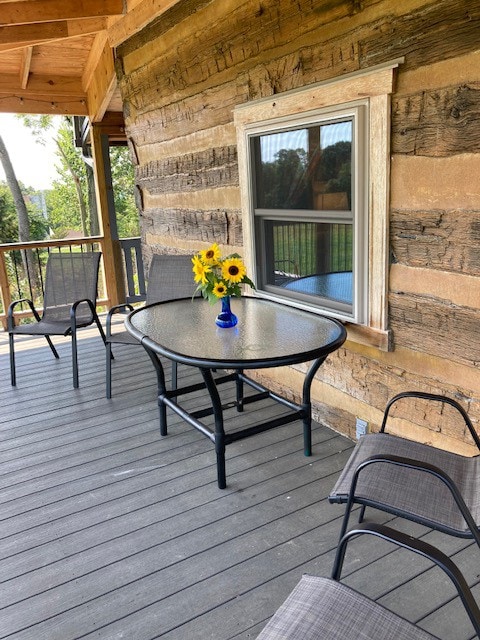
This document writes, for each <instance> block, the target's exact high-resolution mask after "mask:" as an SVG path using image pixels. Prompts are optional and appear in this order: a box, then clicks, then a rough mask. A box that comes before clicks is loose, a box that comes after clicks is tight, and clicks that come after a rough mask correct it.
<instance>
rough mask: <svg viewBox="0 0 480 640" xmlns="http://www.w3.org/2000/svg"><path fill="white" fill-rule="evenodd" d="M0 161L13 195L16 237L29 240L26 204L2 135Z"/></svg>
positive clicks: (0, 139) (24, 240) (22, 240)
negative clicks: (16, 222) (16, 227)
mask: <svg viewBox="0 0 480 640" xmlns="http://www.w3.org/2000/svg"><path fill="white" fill-rule="evenodd" d="M0 161H1V163H2V167H3V170H4V172H5V177H6V179H7V184H8V187H9V189H10V192H11V194H12V197H13V203H14V206H15V211H16V212H17V220H18V239H19V240H20V242H28V241H29V240H30V226H29V222H28V211H27V205H26V204H25V200H24V199H23V194H22V190H21V189H20V184H19V183H18V180H17V176H16V175H15V171H14V169H13V165H12V162H11V160H10V156H9V154H8V151H7V147H6V146H5V143H4V142H3V138H2V136H0Z"/></svg>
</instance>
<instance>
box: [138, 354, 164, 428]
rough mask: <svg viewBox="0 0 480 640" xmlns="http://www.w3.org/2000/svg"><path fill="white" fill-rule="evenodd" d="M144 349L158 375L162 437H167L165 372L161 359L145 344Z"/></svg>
mask: <svg viewBox="0 0 480 640" xmlns="http://www.w3.org/2000/svg"><path fill="white" fill-rule="evenodd" d="M142 344H143V343H142ZM143 348H144V349H145V351H146V352H147V354H148V356H149V357H150V360H151V361H152V363H153V366H154V367H155V372H156V374H157V394H158V410H159V414H160V415H159V419H160V435H161V436H166V435H167V407H166V406H165V404H164V403H163V402H162V398H163V397H164V396H165V393H166V391H167V386H166V383H165V372H164V371H163V366H162V363H161V362H160V358H159V357H158V356H157V354H156V353H155V352H154V351H152V350H151V349H149V348H148V347H147V346H145V344H143Z"/></svg>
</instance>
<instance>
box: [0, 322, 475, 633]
mask: <svg viewBox="0 0 480 640" xmlns="http://www.w3.org/2000/svg"><path fill="white" fill-rule="evenodd" d="M7 342H8V341H7V336H6V334H4V333H0V356H1V358H0V398H1V403H2V412H1V416H0V468H1V471H2V473H1V477H0V486H1V488H2V491H1V502H2V535H1V540H0V568H1V574H2V586H1V589H0V593H1V603H2V604H1V606H2V617H1V621H0V636H1V637H10V638H15V640H38V639H39V638H48V640H74V639H75V638H80V637H82V638H92V639H93V638H102V640H114V639H116V638H119V637H124V638H131V639H133V638H135V640H151V639H152V638H164V639H165V640H167V639H168V640H207V639H211V640H234V639H235V640H247V639H252V638H254V637H256V636H257V635H258V633H259V632H260V630H261V629H262V628H263V627H264V625H265V624H266V622H267V620H268V619H269V617H270V616H271V615H272V614H273V612H274V611H275V610H276V609H277V608H278V606H280V604H281V603H282V602H283V600H284V599H285V597H286V596H287V594H288V593H289V592H290V591H291V589H292V588H293V587H294V585H295V584H296V583H297V582H298V580H299V579H300V576H301V575H302V574H303V573H310V574H316V575H329V573H330V571H331V568H332V564H333V558H334V551H335V547H336V543H337V539H338V534H339V530H340V521H341V516H342V514H343V507H341V506H337V505H329V504H328V502H327V500H326V496H327V495H328V493H329V491H330V490H331V488H332V486H333V484H334V483H335V480H336V478H337V476H338V473H339V471H340V469H341V468H342V467H343V465H344V464H345V461H346V460H347V458H348V456H349V455H350V452H351V448H352V443H351V442H350V441H349V440H347V439H346V438H345V437H342V436H340V435H338V434H337V433H335V432H333V431H331V430H329V429H327V428H326V427H323V426H321V425H320V424H315V426H314V431H313V439H314V454H313V456H312V457H311V458H305V457H304V456H303V452H302V436H301V427H300V425H296V423H294V424H292V425H288V426H286V427H280V428H278V429H275V430H273V431H270V432H266V433H263V434H259V435H257V436H254V437H251V438H248V439H246V440H243V441H240V442H237V443H234V444H232V445H230V446H229V449H228V451H227V454H228V455H227V471H228V481H229V486H228V488H227V489H226V490H225V491H221V490H219V489H218V488H217V485H216V480H215V460H214V458H215V454H214V451H213V448H212V446H211V443H209V442H208V440H207V439H206V438H205V437H204V436H202V435H201V434H199V433H197V432H196V431H194V430H193V429H191V428H190V427H188V426H187V425H185V424H183V422H182V421H181V420H180V419H179V418H178V417H177V416H174V415H171V416H170V423H169V435H168V436H167V437H164V438H161V437H160V436H159V433H158V407H157V402H156V396H155V376H154V374H153V369H152V366H151V363H150V361H149V359H148V358H147V356H146V354H145V353H144V352H143V351H142V350H141V349H139V348H128V347H118V348H117V349H115V355H116V358H115V361H114V363H113V375H114V387H113V398H112V400H106V399H105V386H104V367H103V362H104V350H103V346H102V344H101V341H100V339H99V337H98V335H95V333H94V331H90V330H89V329H88V330H85V331H82V332H81V335H80V340H79V342H80V344H79V356H80V358H81V360H82V362H81V366H80V371H81V379H80V388H79V389H78V390H76V391H73V390H72V389H71V384H70V375H69V372H70V360H69V351H70V348H69V343H68V341H66V340H63V339H56V343H57V344H58V346H59V352H60V356H61V357H60V360H58V361H56V360H55V359H54V358H53V357H52V355H51V353H50V351H49V349H48V347H47V346H46V344H45V341H43V340H42V341H41V340H38V339H30V338H27V339H25V340H24V341H22V345H21V348H20V349H19V351H18V387H17V388H16V389H12V388H11V387H10V383H9V376H8V357H7ZM19 344H20V343H19ZM168 371H169V368H168V369H167V372H168ZM180 376H181V379H182V380H183V381H184V382H191V381H193V380H194V379H196V374H195V372H194V371H193V370H192V369H191V368H188V367H180ZM223 389H224V390H223V392H222V394H225V395H224V397H226V399H227V400H228V399H230V398H233V397H234V393H235V391H234V389H233V388H228V389H227V388H226V387H224V388H223ZM204 402H205V398H204V394H202V393H197V394H196V397H194V398H192V406H196V407H197V408H198V407H201V406H203V404H204ZM254 406H255V405H249V406H247V408H246V410H245V412H244V413H243V414H235V413H234V414H233V415H234V418H235V420H236V421H238V423H239V424H240V423H241V424H243V425H246V424H254V423H255V420H256V418H257V417H258V416H260V415H263V416H264V417H265V416H267V415H271V416H273V415H274V412H275V411H276V408H275V407H272V405H271V404H270V403H267V402H265V404H263V403H262V406H257V409H256V410H253V409H252V408H253V407H254ZM326 415H327V414H326ZM327 417H328V415H327ZM344 419H345V420H350V419H351V416H350V415H348V414H346V413H345V415H344ZM367 515H368V516H369V517H370V518H372V519H374V520H376V521H383V522H385V521H386V522H389V523H390V524H391V525H392V526H395V527H399V528H400V529H401V530H403V531H406V532H407V533H410V534H411V535H415V536H418V537H420V538H422V539H423V540H425V541H426V542H429V543H431V544H434V545H437V546H439V547H441V548H442V549H443V550H445V551H446V552H447V553H448V554H449V555H451V557H452V558H453V560H454V561H455V562H456V563H458V564H459V566H460V567H461V569H462V571H463V572H464V573H465V576H466V578H467V581H468V582H469V584H471V585H472V587H473V588H474V593H475V594H476V596H477V597H478V593H479V589H480V582H479V578H478V554H479V550H478V548H477V547H474V546H473V545H472V543H470V542H469V541H465V540H459V539H455V538H451V537H447V536H445V535H443V534H439V533H436V532H433V531H430V530H428V529H426V528H425V527H421V526H420V525H416V524H413V523H407V522H405V521H401V520H399V519H396V518H392V517H391V516H387V515H385V514H380V513H377V512H374V511H373V510H369V511H367ZM344 580H345V582H346V583H347V584H350V585H351V586H352V587H354V588H356V589H358V590H359V591H361V592H363V593H365V594H366V595H369V596H370V597H373V598H376V599H379V601H380V602H381V603H382V604H384V605H385V606H387V607H391V608H393V609H394V610H396V611H397V612H400V613H401V614H402V615H404V616H405V617H407V618H409V619H411V620H414V621H416V622H418V623H419V624H420V626H423V627H424V628H426V629H427V630H429V631H430V632H431V633H435V634H436V635H438V637H439V638H441V639H442V640H469V639H470V638H471V637H472V633H473V632H472V628H471V625H470V623H469V622H468V620H467V619H466V616H465V614H464V612H463V609H462V607H461V605H460V603H459V602H458V598H455V594H454V593H453V589H452V588H451V587H450V586H448V585H446V581H445V580H444V579H443V578H442V577H441V575H440V574H439V572H438V570H436V569H432V568H430V566H429V565H428V564H426V563H424V562H422V561H420V560H419V559H418V558H416V557H413V558H412V557H411V556H409V555H405V553H404V552H402V551H393V552H392V547H391V546H390V545H387V544H386V543H382V542H381V541H373V540H368V539H359V540H358V541H356V542H355V543H354V544H352V546H351V547H350V551H349V553H348V554H347V558H346V562H345V567H344Z"/></svg>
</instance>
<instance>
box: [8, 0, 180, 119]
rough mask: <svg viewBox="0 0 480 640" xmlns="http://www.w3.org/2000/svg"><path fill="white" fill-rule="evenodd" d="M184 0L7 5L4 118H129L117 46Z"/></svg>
mask: <svg viewBox="0 0 480 640" xmlns="http://www.w3.org/2000/svg"><path fill="white" fill-rule="evenodd" d="M181 1H182V0H103V1H102V2H98V0H82V1H79V0H0V112H3V113H5V112H13V113H48V114H59V115H62V114H64V115H87V116H89V117H90V118H91V120H92V121H94V122H95V121H99V120H101V119H102V118H103V115H104V113H105V112H106V111H114V112H115V111H116V112H119V111H120V112H121V111H122V103H121V99H120V95H119V93H118V91H117V83H116V77H115V69H114V56H113V51H114V47H116V46H117V45H119V44H120V43H121V42H123V41H124V40H126V39H127V38H129V37H130V36H131V35H133V34H134V33H136V32H137V31H139V30H140V29H141V28H142V27H144V26H145V25H146V24H148V23H149V22H150V21H151V20H153V19H154V18H156V17H158V16H159V15H161V14H162V13H164V12H166V11H167V10H169V9H171V8H172V7H173V6H174V5H175V4H178V3H179V2H181Z"/></svg>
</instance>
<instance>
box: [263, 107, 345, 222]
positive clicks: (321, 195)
mask: <svg viewBox="0 0 480 640" xmlns="http://www.w3.org/2000/svg"><path fill="white" fill-rule="evenodd" d="M254 148H255V166H256V198H257V203H256V206H257V208H260V209H307V210H315V211H325V210H334V211H340V210H342V211H349V210H350V209H351V205H352V202H351V200H352V177H351V165H352V158H351V156H352V120H350V119H349V120H344V121H339V122H333V123H328V124H322V125H315V126H309V127H305V128H302V129H294V130H289V131H282V132H278V133H271V134H268V135H262V136H258V137H257V138H256V139H255V147H254Z"/></svg>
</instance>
